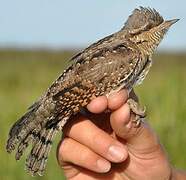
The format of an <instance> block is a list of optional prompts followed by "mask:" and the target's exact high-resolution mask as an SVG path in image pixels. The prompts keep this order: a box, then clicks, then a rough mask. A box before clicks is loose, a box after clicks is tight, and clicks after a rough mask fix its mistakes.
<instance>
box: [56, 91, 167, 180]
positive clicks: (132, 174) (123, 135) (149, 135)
mask: <svg viewBox="0 0 186 180" xmlns="http://www.w3.org/2000/svg"><path fill="white" fill-rule="evenodd" d="M127 99H128V96H127V92H126V91H124V90H122V91H120V92H118V93H117V94H114V95H111V96H109V97H108V99H107V98H106V97H105V96H102V97H98V98H96V99H94V100H93V101H92V102H91V103H90V104H89V105H88V106H87V108H88V110H89V111H90V112H92V113H95V114H97V115H96V116H95V117H91V120H90V119H89V118H87V117H84V116H80V117H78V119H77V120H75V121H73V122H72V123H71V124H69V125H68V126H67V127H66V129H65V132H64V138H63V140H62V141H61V142H60V144H59V146H58V151H57V157H58V162H59V164H60V166H61V167H62V168H63V169H64V173H65V175H66V177H67V178H68V179H71V180H79V179H80V180H82V179H86V180H94V179H105V180H109V179H110V180H113V179H114V180H120V179H121V180H125V179H127V180H128V179H135V180H165V179H167V180H168V179H170V177H171V165H170V163H169V161H168V158H167V156H166V153H165V152H164V150H163V148H162V146H161V144H160V143H159V140H158V138H157V136H156V134H155V133H154V132H153V130H152V129H151V128H150V127H149V125H148V124H147V123H146V122H142V123H141V125H140V127H138V128H137V127H135V125H134V124H133V123H132V119H133V118H134V115H133V114H131V113H130V109H129V106H128V104H127V103H126V101H127ZM107 108H109V109H110V110H111V111H112V112H111V113H110V114H105V113H103V112H104V111H105V110H106V109H107ZM92 118H93V120H92Z"/></svg>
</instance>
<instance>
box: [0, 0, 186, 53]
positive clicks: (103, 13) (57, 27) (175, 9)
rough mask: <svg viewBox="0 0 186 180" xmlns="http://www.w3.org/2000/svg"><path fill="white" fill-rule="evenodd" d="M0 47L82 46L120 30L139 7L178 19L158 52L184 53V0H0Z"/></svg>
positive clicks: (166, 17) (185, 44)
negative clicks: (155, 10)
mask: <svg viewBox="0 0 186 180" xmlns="http://www.w3.org/2000/svg"><path fill="white" fill-rule="evenodd" d="M0 4H1V5H0V47H7V46H8V47H24V48H25V47H26V48H29V47H34V48H38V47H44V48H45V47H46V48H69V47H85V46H87V45H88V44H90V43H93V42H94V41H96V40H98V39H100V38H102V37H104V36H106V35H109V34H111V33H113V32H115V31H117V30H119V29H120V28H121V27H122V26H123V24H124V22H125V20H126V19H127V17H128V15H129V14H131V12H132V10H133V9H134V8H136V7H139V6H147V7H153V8H155V9H157V10H158V11H159V12H160V14H161V15H162V16H163V17H164V18H165V19H173V18H180V19H181V20H180V21H179V22H178V23H176V24H175V25H174V26H173V27H172V29H171V30H170V31H169V33H168V35H167V37H166V38H165V39H164V40H163V42H162V43H161V46H160V48H159V49H160V50H162V49H165V50H180V49H181V50H183V51H184V50H186V1H185V0H177V1H175V0H174V1H173V0H112V1H111V0H66V1H65V0H0Z"/></svg>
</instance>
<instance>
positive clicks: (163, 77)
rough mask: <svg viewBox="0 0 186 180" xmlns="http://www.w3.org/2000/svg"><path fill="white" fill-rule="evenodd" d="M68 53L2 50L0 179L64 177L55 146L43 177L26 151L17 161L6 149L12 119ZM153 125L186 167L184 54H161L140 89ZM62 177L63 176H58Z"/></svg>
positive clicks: (52, 76) (42, 87)
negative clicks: (31, 169)
mask: <svg viewBox="0 0 186 180" xmlns="http://www.w3.org/2000/svg"><path fill="white" fill-rule="evenodd" d="M70 56H71V53H70V52H57V51H56V52H47V51H35V52H34V51H13V50H11V51H10V50H9V51H8V50H7V51H6V50H3V51H0V162H1V164H0V179H1V180H25V179H27V180H31V179H35V180H37V179H41V180H49V179H52V180H58V179H64V177H63V174H62V171H61V169H60V168H59V167H58V166H57V162H56V157H55V149H56V145H57V142H58V140H59V137H58V140H56V141H55V144H54V146H53V149H52V154H51V155H50V158H49V162H48V165H47V171H46V173H45V175H44V176H43V177H36V178H32V177H30V176H28V175H27V174H26V172H25V171H24V160H25V156H24V157H23V158H22V160H21V161H19V162H16V161H15V160H14V157H13V154H12V155H9V154H8V153H7V152H6V150H5V144H6V139H7V134H8V131H9V128H10V126H11V125H12V123H13V122H14V121H15V120H16V119H18V118H19V117H20V116H21V115H22V114H23V113H24V112H25V110H26V108H27V107H28V106H29V105H30V104H31V103H32V102H33V101H35V100H36V99H37V97H38V96H39V95H41V93H42V92H43V91H44V90H45V89H46V88H47V87H48V86H49V84H50V83H51V82H52V81H53V80H54V79H55V78H56V77H57V76H58V75H59V74H60V72H62V70H63V68H64V66H65V65H66V64H67V59H68V58H69V57H70ZM137 94H138V95H139V97H140V100H141V102H142V104H144V105H146V106H147V110H148V119H149V122H150V124H151V125H152V126H153V128H154V129H155V130H156V131H157V133H158V134H159V137H160V140H161V142H162V143H163V144H164V146H165V149H166V150H167V151H168V154H169V157H170V160H171V162H172V164H173V165H174V166H176V167H179V168H183V169H186V153H185V152H186V146H185V144H186V133H185V132H186V55H184V54H157V55H155V56H154V66H153V67H152V69H151V72H150V74H149V75H148V77H147V79H146V80H145V82H144V84H143V85H142V86H140V87H138V88H137ZM60 177H61V178H60Z"/></svg>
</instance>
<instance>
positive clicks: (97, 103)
mask: <svg viewBox="0 0 186 180" xmlns="http://www.w3.org/2000/svg"><path fill="white" fill-rule="evenodd" d="M87 109H88V110H89V111H90V112H92V113H101V112H103V111H104V110H105V109H107V97H106V96H99V97H97V98H95V99H93V100H92V101H91V102H90V103H89V104H88V105H87Z"/></svg>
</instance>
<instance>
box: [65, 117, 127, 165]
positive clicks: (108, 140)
mask: <svg viewBox="0 0 186 180" xmlns="http://www.w3.org/2000/svg"><path fill="white" fill-rule="evenodd" d="M66 135H67V136H68V137H71V138H72V139H74V140H76V141H78V142H79V143H81V144H83V145H85V146H87V147H88V148H90V149H91V150H92V151H94V152H95V153H97V154H99V155H101V156H102V157H104V158H106V159H108V160H109V161H112V162H122V161H124V160H125V159H126V158H127V156H128V153H127V150H126V147H125V146H124V145H123V144H122V143H120V142H119V141H117V140H116V139H114V138H112V137H111V136H110V135H109V134H107V133H106V132H105V131H103V130H102V129H100V128H98V127H97V126H96V125H95V124H94V123H93V122H91V121H89V120H88V119H86V118H84V117H80V119H79V121H78V122H76V123H75V124H73V126H71V128H70V129H69V130H67V133H66Z"/></svg>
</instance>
